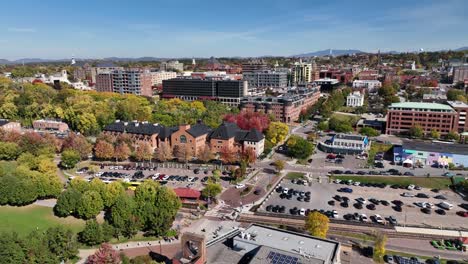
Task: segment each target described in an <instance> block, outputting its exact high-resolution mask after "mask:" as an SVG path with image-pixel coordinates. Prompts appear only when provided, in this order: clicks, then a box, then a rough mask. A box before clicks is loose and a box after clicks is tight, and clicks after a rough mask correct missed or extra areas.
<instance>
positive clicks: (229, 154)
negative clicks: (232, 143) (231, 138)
mask: <svg viewBox="0 0 468 264" xmlns="http://www.w3.org/2000/svg"><path fill="white" fill-rule="evenodd" d="M236 154H237V153H236V152H235V151H234V149H232V148H230V147H228V146H224V147H222V148H221V151H220V152H219V155H220V158H221V160H222V161H223V163H224V164H230V163H234V162H236V160H237V157H236V156H237V155H236Z"/></svg>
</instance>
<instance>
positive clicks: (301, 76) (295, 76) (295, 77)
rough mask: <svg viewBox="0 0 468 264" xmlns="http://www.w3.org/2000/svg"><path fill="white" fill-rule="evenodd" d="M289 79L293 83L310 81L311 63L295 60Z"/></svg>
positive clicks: (311, 78) (311, 79)
mask: <svg viewBox="0 0 468 264" xmlns="http://www.w3.org/2000/svg"><path fill="white" fill-rule="evenodd" d="M291 79H292V83H293V85H296V84H299V83H310V82H312V81H313V77H312V63H305V62H302V60H301V61H299V62H295V63H294V65H293V66H292V69H291Z"/></svg>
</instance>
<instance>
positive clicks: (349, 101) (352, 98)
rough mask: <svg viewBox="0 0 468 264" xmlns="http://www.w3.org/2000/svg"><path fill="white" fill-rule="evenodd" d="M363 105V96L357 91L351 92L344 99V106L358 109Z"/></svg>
mask: <svg viewBox="0 0 468 264" xmlns="http://www.w3.org/2000/svg"><path fill="white" fill-rule="evenodd" d="M363 105H364V94H361V93H360V92H359V91H357V92H353V93H352V94H350V95H348V97H346V106H351V107H359V106H363Z"/></svg>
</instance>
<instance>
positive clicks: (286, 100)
mask: <svg viewBox="0 0 468 264" xmlns="http://www.w3.org/2000/svg"><path fill="white" fill-rule="evenodd" d="M319 98H320V91H319V89H318V88H309V89H307V88H305V89H297V90H291V91H288V92H287V93H286V94H282V95H281V96H279V97H273V96H255V97H254V96H250V97H244V98H242V100H241V103H240V110H241V111H246V112H262V113H265V114H269V115H273V116H274V117H275V119H276V120H278V121H281V122H285V123H292V122H296V121H298V120H299V117H300V114H301V112H302V111H305V110H306V109H307V108H309V107H310V106H312V105H313V104H315V103H316V102H317V101H318V99H319Z"/></svg>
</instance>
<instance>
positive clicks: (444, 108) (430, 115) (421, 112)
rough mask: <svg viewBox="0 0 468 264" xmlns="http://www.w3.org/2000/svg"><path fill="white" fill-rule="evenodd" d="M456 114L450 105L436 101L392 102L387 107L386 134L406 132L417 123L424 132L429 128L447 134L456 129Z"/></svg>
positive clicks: (427, 132) (428, 132) (429, 131)
mask: <svg viewBox="0 0 468 264" xmlns="http://www.w3.org/2000/svg"><path fill="white" fill-rule="evenodd" d="M457 116H458V114H457V112H456V111H455V110H453V108H452V107H450V106H449V105H444V104H437V103H418V102H404V103H394V104H391V105H390V106H389V107H388V112H387V129H386V133H387V134H394V135H398V134H402V133H408V132H409V130H410V129H411V128H412V127H414V126H416V125H418V126H421V128H422V129H423V132H424V134H426V135H429V134H430V133H431V130H435V131H438V132H440V134H441V135H447V134H448V133H449V132H450V131H457V130H458V123H457V120H458V117H457Z"/></svg>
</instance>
